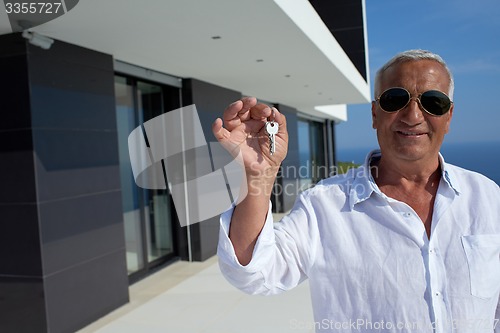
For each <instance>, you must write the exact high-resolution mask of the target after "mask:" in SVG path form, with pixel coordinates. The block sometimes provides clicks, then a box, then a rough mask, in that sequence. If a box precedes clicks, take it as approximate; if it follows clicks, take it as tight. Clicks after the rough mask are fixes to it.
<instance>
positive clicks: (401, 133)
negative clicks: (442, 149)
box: [397, 131, 427, 137]
mask: <svg viewBox="0 0 500 333" xmlns="http://www.w3.org/2000/svg"><path fill="white" fill-rule="evenodd" d="M397 133H398V134H399V135H403V136H408V137H417V136H421V135H425V134H427V133H424V132H407V131H397Z"/></svg>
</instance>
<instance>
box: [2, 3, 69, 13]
mask: <svg viewBox="0 0 500 333" xmlns="http://www.w3.org/2000/svg"><path fill="white" fill-rule="evenodd" d="M61 5H62V3H61V2H36V3H35V2H31V3H29V2H14V3H12V2H6V3H5V11H6V12H7V14H12V13H14V14H21V13H22V14H28V13H29V14H57V13H58V12H59V10H63V8H62V7H61Z"/></svg>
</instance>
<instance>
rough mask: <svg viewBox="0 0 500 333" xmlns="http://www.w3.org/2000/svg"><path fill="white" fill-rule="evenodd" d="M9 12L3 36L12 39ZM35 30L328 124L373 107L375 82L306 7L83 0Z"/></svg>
mask: <svg viewBox="0 0 500 333" xmlns="http://www.w3.org/2000/svg"><path fill="white" fill-rule="evenodd" d="M0 12H1V13H0V34H5V33H10V32H11V28H10V25H8V18H7V15H6V14H5V11H0ZM32 30H33V31H36V32H38V33H40V34H42V35H46V36H49V37H52V38H54V39H56V40H62V41H66V42H68V43H72V44H76V45H80V46H84V47H87V48H90V49H94V50H98V51H101V52H104V53H107V54H111V55H113V57H114V58H115V59H117V60H120V61H123V62H127V63H131V64H134V65H138V66H141V67H145V68H149V69H152V70H156V71H159V72H163V73H167V74H170V75H174V76H179V77H182V78H190V77H192V78H197V79H200V80H203V81H207V82H211V83H214V84H217V85H220V86H223V87H227V88H231V89H234V90H237V91H241V92H242V93H243V94H244V95H253V96H257V97H258V98H261V99H264V100H267V101H270V102H276V103H281V104H286V105H289V106H292V107H295V108H297V109H298V110H300V111H302V112H306V113H310V114H315V115H322V116H324V117H328V118H332V115H331V114H325V113H320V114H318V112H319V111H317V110H315V106H318V105H329V104H350V103H366V102H368V101H369V100H370V92H369V85H368V84H367V83H366V82H365V81H364V79H363V78H362V76H361V75H360V74H359V73H358V72H357V70H356V68H355V67H354V65H352V63H351V62H350V60H349V58H348V57H347V56H346V54H345V53H344V51H343V50H342V48H341V47H340V45H339V44H338V43H337V41H336V40H335V39H334V38H333V36H332V35H331V33H330V32H329V30H328V29H327V28H326V26H325V25H324V24H323V22H322V21H321V19H320V18H319V16H318V15H317V13H316V12H315V11H314V9H313V8H312V6H311V5H310V4H309V2H308V1H307V0H252V1H251V2H250V1H243V0H210V1H207V0H205V1H203V0H143V1H132V0H80V1H79V3H78V5H77V6H76V7H75V8H73V10H71V11H69V12H68V13H66V14H65V15H63V16H61V17H59V18H57V19H55V20H54V21H51V22H48V23H46V24H43V25H41V26H38V27H35V28H33V29H32ZM214 36H219V37H220V39H213V38H212V37H214Z"/></svg>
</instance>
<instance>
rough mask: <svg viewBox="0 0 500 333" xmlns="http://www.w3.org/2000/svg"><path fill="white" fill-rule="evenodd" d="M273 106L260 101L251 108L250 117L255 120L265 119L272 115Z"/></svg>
mask: <svg viewBox="0 0 500 333" xmlns="http://www.w3.org/2000/svg"><path fill="white" fill-rule="evenodd" d="M271 113H272V112H271V108H270V107H269V106H268V105H266V104H262V103H259V104H257V105H255V106H254V107H253V108H251V109H250V118H252V119H255V120H264V119H265V118H268V117H270V116H271Z"/></svg>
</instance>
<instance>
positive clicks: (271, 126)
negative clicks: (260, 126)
mask: <svg viewBox="0 0 500 333" xmlns="http://www.w3.org/2000/svg"><path fill="white" fill-rule="evenodd" d="M278 129H279V126H278V123H277V122H275V121H268V122H267V123H266V132H267V135H268V136H269V141H270V142H269V153H271V155H273V154H274V152H275V151H276V146H275V139H276V138H275V136H276V134H278Z"/></svg>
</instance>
